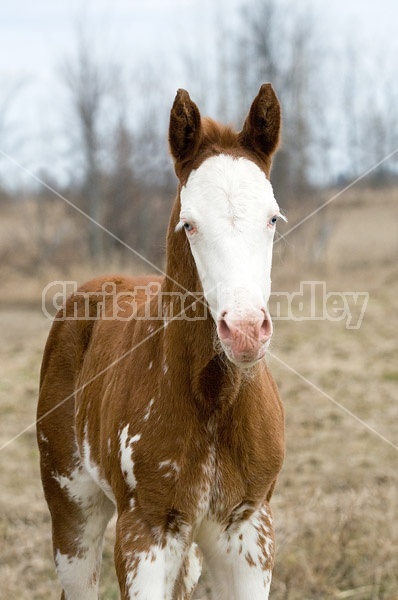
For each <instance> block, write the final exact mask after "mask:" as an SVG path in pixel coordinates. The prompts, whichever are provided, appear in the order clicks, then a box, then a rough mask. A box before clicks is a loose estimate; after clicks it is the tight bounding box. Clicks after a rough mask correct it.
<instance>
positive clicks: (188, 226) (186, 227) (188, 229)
mask: <svg viewBox="0 0 398 600" xmlns="http://www.w3.org/2000/svg"><path fill="white" fill-rule="evenodd" d="M184 229H185V231H193V226H192V225H191V224H190V223H187V222H185V223H184Z"/></svg>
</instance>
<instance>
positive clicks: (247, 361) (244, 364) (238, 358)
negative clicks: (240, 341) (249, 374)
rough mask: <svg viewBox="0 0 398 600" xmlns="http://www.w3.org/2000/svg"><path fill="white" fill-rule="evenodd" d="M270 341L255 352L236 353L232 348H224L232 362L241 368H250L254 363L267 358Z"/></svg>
mask: <svg viewBox="0 0 398 600" xmlns="http://www.w3.org/2000/svg"><path fill="white" fill-rule="evenodd" d="M268 346H269V343H266V344H265V345H264V346H263V347H262V348H260V350H259V351H258V352H257V353H255V354H253V352H240V353H238V354H234V352H233V351H232V350H231V348H224V352H225V355H226V357H227V358H228V360H229V361H230V362H232V363H233V364H234V365H236V366H237V367H239V368H241V369H250V367H253V366H254V365H256V364H258V363H259V362H260V361H261V360H263V359H264V358H265V355H266V353H267V349H268Z"/></svg>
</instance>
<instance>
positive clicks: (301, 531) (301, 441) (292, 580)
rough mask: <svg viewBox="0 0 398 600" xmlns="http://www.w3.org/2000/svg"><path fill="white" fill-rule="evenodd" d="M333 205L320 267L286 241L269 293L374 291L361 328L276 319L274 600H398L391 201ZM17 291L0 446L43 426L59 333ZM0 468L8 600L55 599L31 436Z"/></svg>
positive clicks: (1, 547) (1, 566)
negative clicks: (279, 440) (281, 444)
mask: <svg viewBox="0 0 398 600" xmlns="http://www.w3.org/2000/svg"><path fill="white" fill-rule="evenodd" d="M338 202H340V204H337V203H336V205H332V209H331V208H329V209H328V218H329V219H330V222H331V223H332V224H333V228H332V231H331V234H330V238H329V241H328V244H327V248H326V249H325V251H324V254H323V260H322V262H321V263H319V262H318V263H317V264H314V265H313V266H311V265H310V266H309V265H308V247H307V246H308V244H307V238H306V237H305V236H302V237H298V236H294V235H292V236H290V237H287V238H286V242H283V241H281V242H280V243H279V244H278V246H279V250H278V249H277V247H276V253H275V260H274V273H273V275H274V282H273V289H274V290H280V291H281V290H290V291H298V290H299V282H300V280H324V281H326V282H327V291H353V292H355V291H367V292H369V302H368V306H367V308H366V312H365V317H364V319H363V322H362V325H361V327H360V328H359V329H347V328H346V327H345V323H344V322H342V321H341V322H334V323H332V322H330V321H301V322H298V321H296V322H291V321H276V322H275V329H276V331H275V341H274V343H273V347H272V355H271V357H270V365H271V369H272V371H273V373H274V375H275V376H276V379H277V381H278V384H279V387H280V390H281V394H282V397H283V399H284V402H285V407H286V415H287V423H286V428H287V456H286V462H285V465H284V468H283V471H282V474H281V476H280V480H279V484H278V487H277V489H276V492H275V495H274V497H273V502H272V506H273V511H274V518H275V522H276V529H277V531H276V539H277V558H276V567H275V571H274V579H273V586H272V592H271V597H272V598H273V600H282V599H283V600H296V599H297V600H299V599H300V600H315V599H322V600H323V599H334V598H336V599H345V598H348V599H351V598H352V599H354V600H378V599H383V600H396V599H397V598H398V556H397V548H398V508H397V507H398V486H397V479H398V477H397V472H398V452H397V450H396V449H394V448H393V447H392V446H391V445H390V444H389V443H388V442H387V441H386V440H389V441H391V442H392V443H393V444H395V445H398V432H397V417H398V408H397V382H398V367H397V365H398V360H397V358H398V356H397V342H396V340H397V327H398V322H397V302H396V298H397V295H398V287H397V281H396V279H397V278H396V275H397V273H396V267H395V264H396V258H397V253H396V240H397V212H396V208H395V206H396V198H395V199H394V197H393V195H391V194H390V195H389V196H388V197H387V196H386V197H379V198H377V200H375V199H374V198H373V197H372V195H371V194H370V193H369V192H368V193H366V194H364V195H363V194H351V196H349V197H348V198H346V199H344V204H343V203H342V201H340V200H339V201H338ZM309 225H310V224H309ZM311 226H314V225H313V224H312V225H311ZM304 255H305V257H306V258H305V260H304V259H303V256H304ZM304 263H305V266H303V264H304ZM29 285H31V284H29ZM28 287H29V286H28ZM33 288H34V286H33V287H32V289H33ZM13 291H14V296H13V295H12V294H11V292H10V293H9V294H7V302H6V304H5V306H4V307H3V309H1V310H0V331H1V345H0V356H1V361H0V415H1V428H0V446H1V445H3V444H4V443H6V442H7V441H8V440H10V439H11V438H13V436H15V435H17V434H18V433H19V432H20V431H22V430H23V429H24V428H26V427H28V426H29V425H30V424H31V423H33V421H34V417H35V409H36V398H37V387H38V371H39V365H40V360H41V354H42V350H43V346H44V343H45V339H46V336H47V333H48V329H49V326H50V323H49V321H48V320H47V319H46V318H45V317H44V316H43V314H42V312H41V303H40V300H38V299H37V297H36V292H34V293H33V292H32V294H28V295H29V297H30V302H31V304H30V307H29V308H27V306H25V303H23V305H20V306H18V305H17V303H15V305H14V303H13V301H12V300H13V298H15V299H16V300H18V299H19V298H21V297H24V291H23V290H22V289H21V290H19V289H16V288H15V283H14V286H13ZM25 293H26V291H25ZM281 361H283V362H281ZM297 373H298V374H299V375H298V374H297ZM303 377H304V378H306V379H308V381H309V382H311V383H312V384H313V385H315V386H317V387H318V388H319V389H320V390H322V391H323V392H324V394H322V392H321V391H319V389H316V388H315V387H313V385H311V383H308V381H305V379H303ZM325 394H326V395H327V396H329V397H326V396H325ZM339 405H341V406H339ZM344 408H345V409H347V410H348V411H350V412H351V413H352V414H348V413H347V412H346V410H344ZM354 415H355V416H354ZM359 419H360V420H361V421H363V422H361V421H360V420H359ZM376 432H377V433H376ZM383 438H385V439H383ZM0 469H1V488H0V535H1V540H0V582H1V584H0V598H1V599H3V598H4V600H14V599H17V598H18V600H28V599H29V600H32V599H33V600H36V599H37V600H42V599H46V600H53V599H56V598H57V597H58V596H59V587H58V584H57V581H56V577H55V572H54V568H53V564H52V558H51V541H50V520H49V515H48V512H47V508H46V505H45V503H44V499H43V495H42V491H41V486H40V478H39V471H38V452H37V449H36V443H35V433H34V428H33V427H31V428H29V429H27V431H26V432H25V433H23V434H22V435H21V436H20V437H18V438H17V439H16V440H15V441H13V442H12V443H11V444H10V445H8V446H7V447H6V448H5V449H3V450H2V451H1V453H0ZM112 537H113V532H112V529H110V530H109V533H108V537H107V541H106V545H105V550H104V567H103V574H102V579H101V590H102V592H101V594H102V595H101V597H102V598H104V599H106V600H113V599H115V600H116V599H117V598H118V592H117V585H116V580H115V575H114V571H113V564H112V560H113V559H112Z"/></svg>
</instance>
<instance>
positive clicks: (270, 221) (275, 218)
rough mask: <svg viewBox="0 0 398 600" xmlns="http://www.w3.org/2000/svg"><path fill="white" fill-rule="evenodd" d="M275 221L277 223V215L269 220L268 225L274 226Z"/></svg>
mask: <svg viewBox="0 0 398 600" xmlns="http://www.w3.org/2000/svg"><path fill="white" fill-rule="evenodd" d="M277 221H278V215H274V216H273V217H271V218H270V220H269V224H270V225H276V223H277Z"/></svg>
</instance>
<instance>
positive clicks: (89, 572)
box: [55, 550, 99, 600]
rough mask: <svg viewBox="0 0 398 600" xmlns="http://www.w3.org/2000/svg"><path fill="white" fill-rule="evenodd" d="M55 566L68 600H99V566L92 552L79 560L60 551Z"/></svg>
mask: <svg viewBox="0 0 398 600" xmlns="http://www.w3.org/2000/svg"><path fill="white" fill-rule="evenodd" d="M55 565H56V567H57V573H58V577H59V580H60V583H61V586H62V588H63V589H64V591H65V596H66V600H80V599H83V598H84V600H98V575H99V564H97V557H96V555H94V554H93V552H92V551H88V552H87V554H86V555H85V556H84V557H82V558H78V557H77V556H68V555H67V554H61V552H59V550H58V551H57V553H56V555H55Z"/></svg>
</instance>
